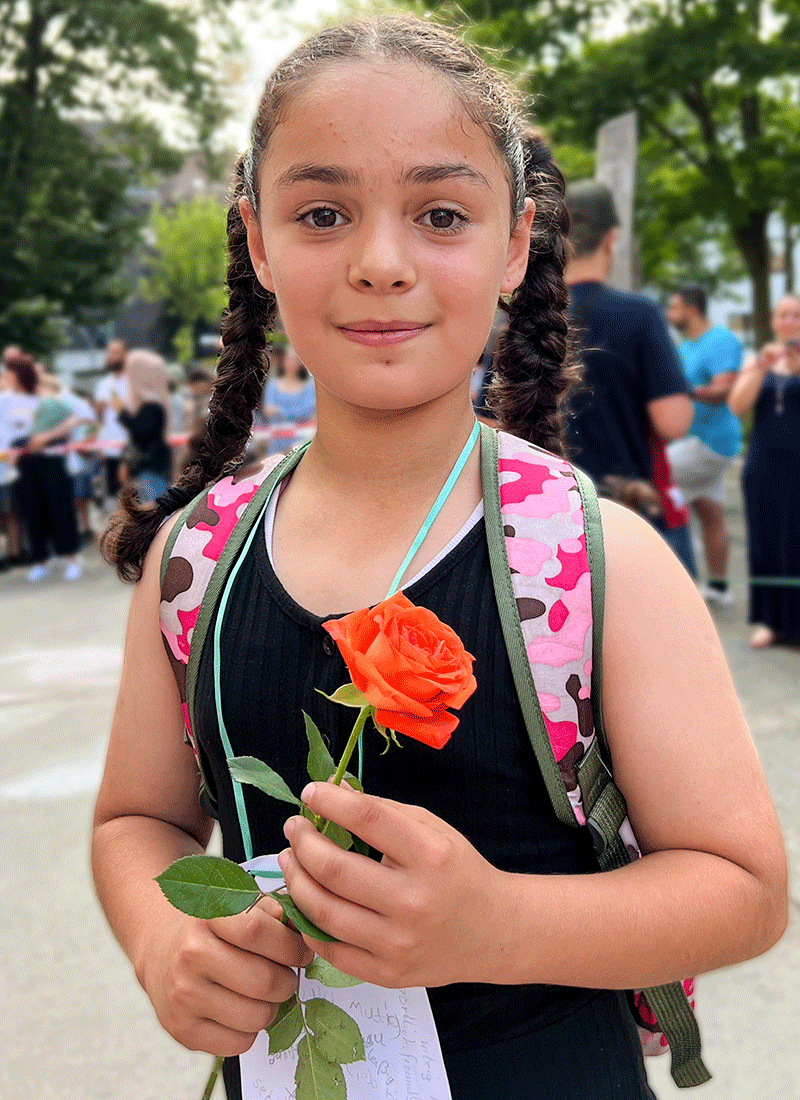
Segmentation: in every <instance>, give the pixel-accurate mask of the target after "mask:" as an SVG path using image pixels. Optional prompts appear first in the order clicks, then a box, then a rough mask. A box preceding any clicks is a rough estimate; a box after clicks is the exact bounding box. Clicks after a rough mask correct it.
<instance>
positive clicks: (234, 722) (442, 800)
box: [195, 519, 652, 1100]
mask: <svg viewBox="0 0 800 1100" xmlns="http://www.w3.org/2000/svg"><path fill="white" fill-rule="evenodd" d="M404 591H405V593H406V595H407V596H408V598H409V599H410V600H412V601H413V602H414V603H416V604H419V605H420V606H423V607H427V608H429V609H430V610H431V611H433V612H434V613H435V614H436V615H438V616H439V618H440V619H442V621H443V622H445V623H447V624H448V625H449V626H451V627H452V628H453V629H454V630H455V631H456V632H457V634H458V635H459V637H460V638H461V640H462V641H463V643H464V645H465V647H466V649H467V650H468V651H469V652H470V653H472V654H473V655H474V657H475V664H474V672H475V677H476V680H477V684H478V687H477V690H476V692H475V694H474V695H473V696H472V698H471V699H469V700H468V701H467V703H466V704H465V705H464V707H463V708H462V709H461V711H460V712H458V717H459V725H458V727H457V729H456V730H455V732H454V733H453V735H452V737H451V739H450V741H449V742H448V743H447V745H445V747H444V748H443V749H439V750H436V749H432V748H430V747H428V746H426V745H423V744H421V743H419V742H416V741H413V740H411V739H409V738H401V739H400V740H401V741H402V748H397V747H392V748H391V749H390V750H389V752H387V753H386V754H385V755H381V754H382V751H383V748H384V741H383V739H382V738H381V737H379V736H378V734H377V733H375V732H374V731H372V734H373V735H372V736H370V730H369V727H368V728H367V730H366V731H365V736H364V776H363V778H364V786H365V789H366V790H367V791H369V792H370V793H373V794H379V795H382V796H384V797H386V798H393V799H396V800H397V801H400V802H406V803H413V804H416V805H419V806H424V807H425V808H426V809H428V810H430V811H431V812H433V813H435V814H437V815H438V816H439V817H441V818H443V819H444V820H445V821H447V822H448V823H449V824H450V825H452V826H453V827H454V828H456V829H458V830H459V831H460V832H461V833H463V834H464V836H466V837H467V838H468V840H469V841H470V842H471V843H472V844H473V845H474V846H475V847H476V848H477V849H478V851H479V852H480V853H481V854H482V855H483V856H484V857H485V858H486V859H487V860H488V861H489V862H490V863H492V864H494V865H495V866H496V867H499V868H501V869H502V870H505V871H510V872H522V873H524V872H528V873H536V874H576V873H577V874H580V873H590V872H594V871H596V870H597V863H596V860H595V857H594V853H593V850H592V846H591V841H590V838H589V835H588V830H586V829H576V828H569V827H567V826H565V825H562V824H561V823H560V822H559V821H558V820H557V818H556V816H555V814H554V813H553V810H552V808H551V806H550V801H549V798H548V796H547V791H546V789H545V786H544V781H543V780H542V778H541V775H540V772H539V769H538V766H537V764H536V760H535V757H534V754H533V749H532V748H531V745H530V742H529V740H528V736H527V732H526V729H525V724H524V720H523V718H522V712H521V710H520V707H519V703H518V701H517V696H516V691H515V688H514V683H513V679H512V675H511V668H510V665H509V662H508V657H507V654H506V649H505V644H504V640H503V636H502V631H501V628H500V622H499V617H498V614H497V606H496V603H495V597H494V590H493V585H492V579H491V571H490V565H489V555H488V548H487V545H486V538H485V529H484V522H483V520H482V519H481V520H480V521H479V522H478V523H476V524H475V526H474V527H473V528H472V529H471V530H470V531H469V532H468V533H467V534H466V535H465V536H464V538H463V539H462V540H461V541H460V542H459V543H458V545H457V546H456V547H455V548H454V549H452V550H451V551H450V552H449V553H448V554H447V555H446V556H445V557H444V558H443V560H442V561H440V562H439V563H438V564H437V565H435V566H434V567H433V569H431V570H430V572H428V573H427V574H425V575H424V576H423V577H422V578H420V579H419V580H418V581H416V582H415V583H413V584H412V585H410V586H409V587H407V588H406V589H404ZM330 617H333V616H327V618H330ZM324 621H325V620H324V618H321V617H319V616H316V615H312V614H311V613H309V612H308V611H306V610H305V609H304V608H302V607H300V606H299V605H298V604H297V603H296V602H295V601H294V600H293V599H292V598H291V596H289V594H288V593H287V592H286V591H285V590H284V588H283V586H282V585H281V583H280V581H279V580H278V578H277V576H276V575H275V571H274V569H273V568H272V565H271V563H270V560H269V555H268V554H267V549H266V543H265V539H264V537H263V534H262V533H261V532H259V533H258V534H257V536H256V538H255V539H254V540H253V544H252V547H251V549H250V551H249V552H248V554H247V558H246V560H245V561H244V562H243V563H242V566H241V569H240V571H239V574H238V576H237V578H236V581H235V583H234V587H233V589H232V591H231V594H230V598H229V601H228V606H227V610H226V614H225V619H224V622H223V624H222V632H221V639H220V640H221V649H220V652H221V676H220V680H221V684H222V708H223V714H224V717H225V724H226V727H227V730H228V735H229V737H230V740H231V744H232V748H233V752H234V755H237V756H256V757H258V758H259V759H261V760H264V761H266V763H268V764H269V765H270V767H272V768H274V769H275V771H277V772H278V773H279V775H281V776H283V778H284V779H285V780H286V781H287V783H288V784H289V786H290V787H291V789H292V790H293V791H295V793H299V792H300V791H301V790H302V788H303V787H304V785H305V783H306V782H307V780H308V776H307V772H306V756H307V752H308V745H307V741H306V737H305V733H304V726H303V718H302V714H301V711H302V710H305V711H306V712H307V713H309V714H310V715H311V717H312V718H313V719H314V721H315V722H316V723H317V725H318V727H319V728H320V730H321V731H322V733H323V735H324V736H325V738H326V740H327V741H328V744H329V748H330V750H331V754H332V756H333V758H334V760H337V759H338V757H339V755H340V754H341V751H342V749H343V747H344V745H345V743H346V740H347V738H348V735H349V733H350V730H351V729H352V723H353V720H354V715H355V711H353V710H350V709H348V708H345V707H341V706H336V705H335V704H332V703H329V702H328V701H327V700H325V699H323V698H322V696H321V695H319V694H318V693H317V692H316V691H315V688H320V689H321V690H322V691H324V692H326V693H328V694H331V693H332V692H333V691H335V690H336V688H337V687H339V686H340V685H341V684H344V683H346V682H348V680H349V674H348V672H347V668H346V666H345V664H344V661H343V660H342V658H341V656H340V654H339V651H338V649H337V648H336V646H335V644H334V642H333V640H332V639H331V638H330V637H329V635H328V634H327V633H326V632H325V631H324V630H323V629H322V623H323V622H324ZM214 626H215V623H212V627H211V631H213V629H214ZM211 637H212V633H211V632H209V641H210V639H211ZM211 654H212V646H211V645H210V644H208V645H207V646H206V647H205V652H204V654H203V659H202V661H201V664H200V669H199V676H198V684H197V699H196V704H195V733H196V735H197V738H198V742H199V745H200V751H201V753H202V755H203V759H204V765H205V768H206V773H207V776H208V779H209V782H210V784H211V786H212V787H213V788H215V790H214V794H215V795H216V797H217V799H218V803H219V818H220V824H221V828H222V835H223V844H224V851H225V855H226V856H227V857H228V858H230V859H233V860H236V861H237V862H238V861H242V860H244V859H245V853H244V849H243V846H242V839H241V834H240V829H239V823H238V819H237V817H236V808H235V804H234V799H233V791H232V786H231V781H230V778H229V775H228V771H227V766H226V763H225V753H224V750H223V747H222V744H221V742H220V739H219V734H218V726H217V719H216V712H215V704H214V693H213V684H214V680H213V667H212V660H211ZM352 767H354V764H353V765H351V768H352ZM243 790H244V797H245V804H246V807H247V814H248V821H249V826H250V831H251V836H252V840H253V851H254V854H256V855H260V854H267V853H270V852H278V851H281V849H282V848H284V847H285V844H286V842H285V839H284V837H283V833H282V826H283V823H284V821H285V820H286V818H287V817H288V816H289V815H290V813H291V809H290V808H289V807H288V806H287V805H285V804H284V803H281V802H278V801H276V800H274V799H271V798H269V797H267V796H266V795H264V794H262V793H261V792H260V791H258V790H256V789H255V788H254V787H251V786H246V787H244V788H243ZM475 919H476V921H477V920H481V919H482V916H481V914H480V913H476V914H475ZM564 935H565V937H568V936H569V928H568V927H565V929H564ZM429 995H430V1001H431V1007H432V1009H433V1014H434V1018H435V1020H436V1026H437V1029H438V1032H439V1037H440V1040H441V1044H442V1050H443V1053H444V1056H445V1064H446V1067H447V1072H448V1077H449V1079H450V1086H451V1090H452V1096H453V1100H487V1097H488V1096H489V1095H491V1096H492V1100H573V1098H574V1100H611V1098H614V1100H652V1093H651V1092H650V1091H649V1089H648V1088H647V1084H646V1079H645V1074H644V1068H643V1063H642V1056H641V1048H640V1043H639V1039H638V1035H637V1033H636V1029H635V1026H634V1024H633V1021H632V1017H631V1016H630V1013H629V1011H628V1007H627V1004H626V1001H625V995H624V994H620V993H613V992H605V991H597V990H587V989H575V988H570V987H565V986H542V985H527V986H508V985H477V984H476V985H466V984H461V985H452V986H446V987H442V988H436V989H431V990H430V991H429ZM225 1081H226V1086H227V1089H228V1096H229V1097H230V1100H240V1097H241V1090H240V1085H239V1077H238V1067H237V1063H236V1060H235V1059H232V1060H229V1063H228V1064H227V1065H226V1072H225Z"/></svg>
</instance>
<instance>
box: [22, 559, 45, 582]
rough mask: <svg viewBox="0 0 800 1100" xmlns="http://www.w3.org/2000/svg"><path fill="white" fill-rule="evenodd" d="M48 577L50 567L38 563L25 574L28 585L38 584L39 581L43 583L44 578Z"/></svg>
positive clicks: (43, 563)
mask: <svg viewBox="0 0 800 1100" xmlns="http://www.w3.org/2000/svg"><path fill="white" fill-rule="evenodd" d="M49 575H50V566H49V565H47V564H46V562H39V564H38V565H34V566H32V567H31V568H30V569H29V570H28V573H27V576H26V578H25V579H26V580H27V581H28V583H29V584H38V583H39V581H43V580H44V579H45V577H48V576H49Z"/></svg>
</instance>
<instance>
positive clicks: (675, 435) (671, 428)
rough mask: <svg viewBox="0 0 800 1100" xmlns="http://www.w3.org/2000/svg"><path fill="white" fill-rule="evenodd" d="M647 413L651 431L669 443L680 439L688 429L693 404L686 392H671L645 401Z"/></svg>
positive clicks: (692, 414)
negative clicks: (666, 395)
mask: <svg viewBox="0 0 800 1100" xmlns="http://www.w3.org/2000/svg"><path fill="white" fill-rule="evenodd" d="M647 415H648V418H649V420H650V423H651V424H652V426H653V431H654V432H655V433H656V435H657V436H659V437H660V438H661V439H663V440H664V441H665V442H667V443H669V442H670V441H671V440H673V439H681V438H682V437H683V436H684V435H686V433H687V432H688V431H689V428H690V427H691V423H692V419H693V418H694V404H693V403H692V399H691V397H689V395H688V394H686V393H673V394H670V395H669V396H668V397H658V398H656V399H655V400H654V401H648V403H647Z"/></svg>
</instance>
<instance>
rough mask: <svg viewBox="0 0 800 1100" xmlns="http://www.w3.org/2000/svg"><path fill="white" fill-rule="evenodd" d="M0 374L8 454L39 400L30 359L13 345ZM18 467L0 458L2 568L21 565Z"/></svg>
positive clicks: (0, 429)
mask: <svg viewBox="0 0 800 1100" xmlns="http://www.w3.org/2000/svg"><path fill="white" fill-rule="evenodd" d="M2 362H3V369H2V375H0V452H3V453H7V452H8V451H9V450H10V449H11V444H12V443H13V442H14V441H15V440H22V439H25V438H27V437H29V436H30V434H31V428H32V425H33V413H34V410H35V409H36V406H37V405H38V403H39V398H38V397H37V396H36V385H37V380H36V371H35V368H34V366H33V361H32V360H31V359H30V357H29V356H27V355H24V354H23V352H22V350H21V349H20V348H18V347H16V346H15V345H9V346H8V347H7V348H5V349H4V351H3V357H2ZM18 480H19V470H18V469H17V466H16V463H15V462H14V461H13V460H12V459H11V457H10V456H9V457H6V458H0V532H2V533H3V534H4V535H5V538H6V556H5V558H4V559H3V562H2V568H7V567H9V566H14V565H23V564H25V562H26V557H27V556H26V554H25V553H24V549H23V533H24V528H23V524H22V521H21V518H20V507H19V495H18V489H19V486H18Z"/></svg>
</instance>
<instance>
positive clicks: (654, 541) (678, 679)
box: [601, 501, 785, 882]
mask: <svg viewBox="0 0 800 1100" xmlns="http://www.w3.org/2000/svg"><path fill="white" fill-rule="evenodd" d="M601 507H602V512H603V525H604V532H605V541H606V616H605V633H604V641H603V662H604V684H603V709H604V714H605V720H606V727H607V732H608V738H609V744H610V748H611V753H612V757H613V761H614V776H615V780H616V782H617V784H618V786H619V788H620V790H621V791H622V793H623V794H624V796H625V799H626V801H627V804H628V810H629V816H630V819H631V824H632V825H633V829H634V832H635V833H636V836H637V839H638V840H639V843H640V844H641V846H642V850H643V851H644V852H652V851H659V850H664V849H692V850H696V851H703V852H709V853H713V854H716V855H719V856H721V857H723V858H725V859H728V860H730V861H731V862H734V863H736V864H738V865H740V866H742V867H744V868H745V869H747V870H749V871H751V872H752V873H753V874H756V875H759V877H765V876H766V877H767V878H769V879H771V880H772V881H773V882H774V881H776V880H777V879H779V878H781V877H782V876H783V875H784V874H785V860H784V855H783V845H782V840H781V835H780V829H779V826H778V824H777V819H776V816H775V812H774V809H773V807H772V802H771V799H770V796H769V792H768V790H767V785H766V781H765V779H764V775H763V773H762V770H761V766H760V764H759V760H758V756H757V753H756V750H755V747H754V745H753V742H752V740H751V738H750V734H749V731H748V728H747V724H746V722H745V718H744V715H743V713H742V710H741V707H740V705H739V701H738V699H737V696H736V690H735V688H734V685H733V682H732V679H731V675H730V672H729V670H728V666H727V662H726V660H725V655H724V653H723V650H722V646H721V644H720V641H719V638H718V637H717V633H716V630H715V628H714V624H713V622H712V620H711V617H710V615H709V613H708V611H707V609H706V607H705V604H704V603H703V600H702V599H701V597H700V596H699V594H698V592H697V590H696V589H695V586H694V584H693V582H692V581H691V579H690V577H689V576H688V574H687V573H686V571H685V570H684V569H683V567H682V566H681V565H680V563H679V562H678V560H677V558H676V557H675V556H674V555H673V554H672V552H671V550H669V548H668V547H667V546H666V544H665V543H664V542H663V540H662V539H661V538H660V536H659V535H658V533H657V532H656V531H655V530H653V529H652V528H650V527H649V525H648V524H646V523H645V522H644V521H643V520H641V519H640V518H639V517H638V516H636V515H634V514H633V513H632V512H630V511H627V510H625V509H623V508H620V507H619V506H617V505H614V504H612V503H610V502H608V501H603V502H601Z"/></svg>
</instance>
